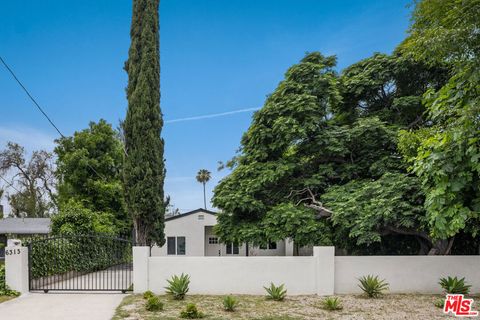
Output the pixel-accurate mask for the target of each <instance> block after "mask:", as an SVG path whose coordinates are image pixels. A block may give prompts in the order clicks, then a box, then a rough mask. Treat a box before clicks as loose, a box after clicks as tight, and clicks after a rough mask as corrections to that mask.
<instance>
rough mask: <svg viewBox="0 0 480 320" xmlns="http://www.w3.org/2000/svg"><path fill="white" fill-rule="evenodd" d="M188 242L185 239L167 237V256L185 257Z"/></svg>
mask: <svg viewBox="0 0 480 320" xmlns="http://www.w3.org/2000/svg"><path fill="white" fill-rule="evenodd" d="M185 252H186V241H185V237H167V254H169V255H185Z"/></svg>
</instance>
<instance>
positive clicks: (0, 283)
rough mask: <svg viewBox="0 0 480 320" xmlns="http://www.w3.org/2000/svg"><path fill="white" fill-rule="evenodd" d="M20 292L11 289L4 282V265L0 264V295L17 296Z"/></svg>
mask: <svg viewBox="0 0 480 320" xmlns="http://www.w3.org/2000/svg"><path fill="white" fill-rule="evenodd" d="M19 295H20V292H18V291H15V290H11V289H10V288H9V287H8V286H7V284H6V282H5V265H3V264H0V296H13V297H18V296H19Z"/></svg>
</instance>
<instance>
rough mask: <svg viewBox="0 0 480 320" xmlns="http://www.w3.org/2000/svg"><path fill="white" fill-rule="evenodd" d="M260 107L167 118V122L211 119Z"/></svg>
mask: <svg viewBox="0 0 480 320" xmlns="http://www.w3.org/2000/svg"><path fill="white" fill-rule="evenodd" d="M258 109H260V108H247V109H240V110H234V111H228V112H222V113H212V114H205V115H203V116H195V117H187V118H179V119H171V120H166V121H165V123H174V122H182V121H194V120H202V119H209V118H217V117H223V116H228V115H231V114H235V113H242V112H250V111H256V110H258Z"/></svg>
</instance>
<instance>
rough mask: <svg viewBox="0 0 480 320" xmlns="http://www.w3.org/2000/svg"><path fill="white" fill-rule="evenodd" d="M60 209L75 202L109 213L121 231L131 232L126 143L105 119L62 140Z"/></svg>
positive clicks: (59, 153) (57, 150)
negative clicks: (124, 159) (125, 189)
mask: <svg viewBox="0 0 480 320" xmlns="http://www.w3.org/2000/svg"><path fill="white" fill-rule="evenodd" d="M56 142H57V147H56V148H55V154H56V155H57V171H56V174H57V176H58V179H59V184H58V202H59V207H60V208H59V209H60V211H62V209H64V207H65V206H66V207H68V206H69V203H70V202H71V201H72V200H73V201H75V202H76V203H78V204H81V205H82V206H83V207H85V208H86V209H89V210H90V211H91V212H93V213H94V214H99V215H102V214H103V213H107V214H109V215H111V217H110V218H109V219H110V220H111V223H113V224H114V225H115V227H116V228H117V230H118V231H119V232H123V233H125V232H126V231H129V230H130V225H131V222H130V218H129V217H128V215H127V211H126V209H125V201H124V198H123V191H122V184H121V183H122V182H121V181H122V167H123V163H122V157H123V144H122V142H121V141H120V139H119V137H118V132H116V131H115V130H114V129H113V128H112V126H111V125H110V124H109V123H107V122H106V121H105V120H100V121H99V122H98V123H95V122H90V124H89V126H88V128H87V129H84V130H81V131H77V132H75V133H74V134H73V136H71V137H63V138H61V139H58V140H57V141H56Z"/></svg>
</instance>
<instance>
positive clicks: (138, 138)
mask: <svg viewBox="0 0 480 320" xmlns="http://www.w3.org/2000/svg"><path fill="white" fill-rule="evenodd" d="M158 7H159V0H153V1H152V0H135V1H133V16H132V26H131V32H130V37H131V45H130V50H129V52H128V60H127V61H126V63H125V70H126V71H127V73H128V87H127V99H128V110H127V116H126V118H125V122H124V123H123V130H124V137H125V160H124V188H125V198H126V202H127V207H128V211H130V212H131V213H132V215H133V225H134V227H135V234H136V237H137V238H136V243H137V244H138V245H153V244H157V245H158V246H162V245H163V244H164V243H165V234H164V214H165V206H166V205H165V203H164V191H163V184H164V179H165V163H164V159H163V148H164V141H163V139H162V138H161V137H160V135H161V131H162V126H163V120H162V113H161V111H160V63H159V60H160V58H159V32H158Z"/></svg>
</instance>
